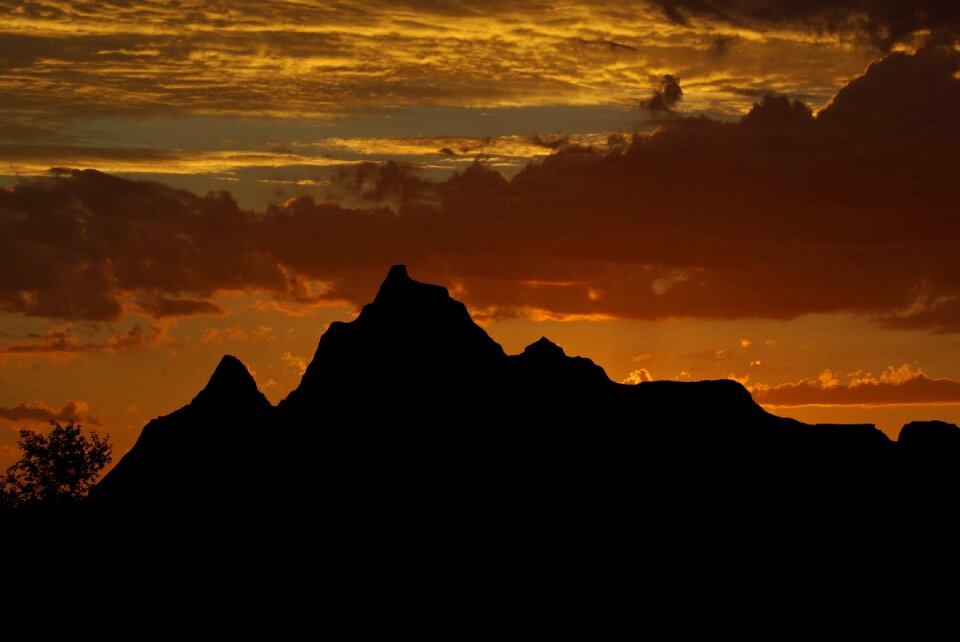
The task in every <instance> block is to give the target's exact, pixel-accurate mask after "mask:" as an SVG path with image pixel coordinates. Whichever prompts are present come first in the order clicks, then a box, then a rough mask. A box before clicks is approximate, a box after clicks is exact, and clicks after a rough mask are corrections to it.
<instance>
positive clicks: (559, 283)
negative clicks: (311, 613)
mask: <svg viewBox="0 0 960 642" xmlns="http://www.w3.org/2000/svg"><path fill="white" fill-rule="evenodd" d="M958 70H960V53H958V52H957V51H956V50H955V49H953V48H952V47H945V46H928V47H925V48H922V49H921V50H919V51H918V52H917V53H916V54H915V55H910V54H906V53H893V54H890V55H889V56H887V57H885V58H883V59H880V60H878V61H877V62H875V63H874V64H873V65H872V66H871V67H870V68H869V69H868V70H867V71H866V72H865V73H864V74H863V75H862V76H860V77H858V78H856V79H854V80H853V81H851V82H850V83H849V84H848V85H847V86H846V87H844V88H843V89H842V90H841V91H840V92H839V93H838V94H837V95H836V96H835V97H834V99H833V100H832V102H831V103H830V104H829V105H828V106H827V107H826V108H825V109H823V110H822V111H820V112H819V113H818V114H817V115H814V114H813V111H812V110H811V108H810V107H809V106H807V105H805V104H803V103H802V102H798V101H795V100H791V99H788V98H786V97H784V96H777V95H770V96H767V97H765V98H764V99H763V100H762V101H760V102H758V103H757V104H756V105H755V106H754V107H753V109H752V110H751V111H750V112H749V113H748V114H747V115H746V116H745V117H743V119H742V120H741V121H740V122H719V121H713V120H709V119H704V118H692V119H691V118H673V119H671V120H670V121H669V122H666V123H665V124H664V125H663V127H661V129H660V130H658V131H657V132H656V133H654V134H653V135H650V136H635V137H634V138H633V139H632V140H627V139H625V138H623V137H611V139H610V140H609V141H608V144H605V145H601V146H588V145H583V144H576V143H570V142H568V143H563V142H562V141H560V142H558V143H557V147H558V148H557V150H556V151H555V152H553V153H552V154H551V155H549V156H548V157H546V158H545V159H544V160H543V162H541V163H535V164H531V165H530V166H529V167H527V168H526V169H524V170H523V171H521V172H520V173H519V174H518V175H517V176H516V177H515V178H514V179H512V180H508V179H506V178H505V177H504V176H502V175H501V174H499V173H498V172H497V171H495V169H493V168H490V167H487V166H484V165H483V164H474V165H472V166H470V167H469V168H467V169H466V170H465V171H463V172H460V173H458V174H456V175H455V176H454V177H452V178H450V179H449V180H446V181H443V182H440V183H436V182H432V181H429V180H426V179H424V178H422V177H420V176H419V175H418V173H417V171H416V169H415V168H411V167H407V166H403V165H398V164H393V163H389V164H382V165H358V166H356V167H354V168H352V169H345V170H343V173H342V175H341V176H340V177H339V178H338V181H337V186H338V189H340V190H341V191H340V193H339V198H341V200H343V201H344V202H347V201H348V200H350V199H351V198H352V199H354V201H356V202H358V203H362V205H359V206H358V207H357V208H354V209H350V208H347V207H344V206H343V205H342V204H338V203H335V202H316V201H314V200H313V199H310V198H297V199H292V200H289V201H287V202H286V203H284V204H282V205H276V206H273V207H271V208H270V209H268V210H267V211H266V212H260V213H257V212H252V211H247V210H244V209H242V208H240V207H239V206H238V205H237V203H236V202H235V201H234V200H233V199H232V198H231V197H230V195H229V194H227V193H224V192H218V193H211V194H208V195H206V196H198V195H195V194H192V193H190V192H187V191H183V190H176V189H172V188H170V187H166V186H164V185H161V184H157V183H150V182H142V181H131V180H125V179H119V178H116V177H111V176H108V175H104V174H101V173H98V172H93V171H82V172H66V173H59V174H56V175H53V176H49V177H43V178H37V179H32V180H26V181H23V182H21V183H20V184H18V185H15V186H11V187H8V188H7V189H6V190H5V191H3V192H0V308H2V309H4V310H6V311H9V312H16V313H21V314H25V315H32V316H41V317H51V318H65V319H88V320H113V319H117V318H119V317H121V316H122V315H123V314H124V312H125V311H131V310H137V311H140V312H143V313H147V314H151V315H153V316H154V317H162V316H169V315H183V314H197V313H199V314H211V313H213V314H215V313H219V312H221V310H220V309H218V308H217V307H216V306H214V305H213V304H212V303H210V302H209V298H210V297H211V296H212V295H214V294H215V293H217V292H223V291H240V290H244V291H263V292H268V293H270V294H271V295H272V296H274V297H276V298H278V299H288V300H296V301H300V302H324V301H342V300H346V301H351V302H354V303H362V302H364V301H366V300H368V299H369V298H370V296H371V295H372V293H373V292H374V290H375V288H376V286H377V284H378V283H379V281H380V280H381V279H382V277H383V275H384V273H385V270H386V268H387V267H388V266H389V265H391V264H393V263H401V262H403V263H407V264H409V265H410V266H411V271H412V273H413V275H414V276H415V277H417V278H421V279H424V280H433V281H439V282H443V283H447V284H449V285H451V286H452V287H454V288H455V291H456V294H457V296H459V297H461V298H463V299H465V300H466V301H467V302H468V303H469V304H470V305H471V306H472V307H473V308H474V310H476V311H477V312H478V313H479V314H481V315H486V317H487V318H498V317H503V316H511V315H516V314H522V313H523V311H525V310H526V311H540V312H542V313H544V314H548V315H554V316H553V318H562V317H563V316H564V315H566V316H571V317H577V318H587V317H589V315H596V316H601V315H608V316H620V317H627V318H635V319H663V318H672V317H698V318H726V319H733V318H744V317H765V318H778V319H782V318H791V317H795V316H797V315H802V314H806V313H815V312H853V313H857V314H862V315H869V316H871V317H873V318H875V319H876V320H877V321H878V322H880V323H882V324H884V325H887V326H890V327H898V328H921V329H927V330H934V331H948V332H955V331H958V330H960V268H958V266H957V263H956V261H955V257H956V256H957V253H958V251H960V227H958V226H957V224H956V220H957V216H958V210H957V207H958V206H957V203H960V193H958V192H960V186H958V183H957V181H956V180H955V177H956V176H957V174H958V169H960V161H958V157H957V154H956V149H957V148H958V145H960V122H958V120H957V118H956V114H957V113H960V80H958V77H957V72H958ZM388 205H389V207H388ZM584 315H587V317H585V316H584Z"/></svg>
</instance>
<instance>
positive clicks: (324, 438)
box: [91, 266, 960, 534]
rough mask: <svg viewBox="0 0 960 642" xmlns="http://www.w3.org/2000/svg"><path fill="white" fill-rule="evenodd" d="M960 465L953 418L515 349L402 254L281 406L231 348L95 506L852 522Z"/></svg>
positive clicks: (434, 518) (367, 521) (535, 347)
mask: <svg viewBox="0 0 960 642" xmlns="http://www.w3.org/2000/svg"><path fill="white" fill-rule="evenodd" d="M958 461H960V429H958V428H957V427H956V426H953V425H951V424H942V423H938V422H930V423H913V424H909V425H908V426H907V427H906V428H905V429H904V432H903V437H902V438H901V440H900V442H899V443H898V442H891V441H890V440H889V439H888V438H887V437H886V436H885V435H884V434H883V433H881V432H880V431H879V430H877V429H876V428H875V427H874V426H871V425H806V424H802V423H800V422H797V421H794V420H791V419H784V418H780V417H776V416H773V415H771V414H769V413H767V412H765V411H764V410H763V409H762V408H761V407H760V406H758V405H757V404H756V403H754V401H753V399H752V398H751V396H750V394H749V393H748V391H747V390H746V389H744V388H743V386H741V385H739V384H737V383H736V382H733V381H726V380H724V381H702V382H694V383H678V382H665V381H664V382H649V383H642V384H639V385H623V384H617V383H614V382H612V381H611V380H610V379H609V378H608V377H607V376H606V374H605V373H604V371H603V369H602V368H600V367H599V366H597V365H596V364H594V363H593V362H592V361H590V360H589V359H584V358H580V357H570V356H567V355H566V354H564V352H563V350H562V349H561V348H559V347H558V346H556V345H554V344H553V343H551V342H550V341H548V340H547V339H540V340H539V341H537V342H535V343H533V344H531V345H530V346H528V347H527V348H526V349H525V350H524V351H523V352H522V353H521V354H519V355H507V354H505V353H504V351H503V349H502V348H501V347H500V346H499V345H498V344H497V343H496V342H495V341H493V339H491V338H490V337H489V336H488V335H487V334H486V332H484V330H483V329H482V328H480V327H479V326H477V325H476V324H475V323H474V322H473V321H472V320H471V318H470V316H469V314H468V313H467V310H466V308H465V307H464V305H463V304H462V303H460V302H458V301H455V300H454V299H452V298H450V296H449V295H448V293H447V291H446V289H445V288H442V287H439V286H436V285H428V284H424V283H419V282H417V281H414V280H412V279H410V278H409V276H408V275H407V272H406V269H405V268H404V267H403V266H395V267H394V268H392V269H391V270H390V273H389V274H388V276H387V278H386V280H385V281H384V283H383V285H382V286H381V288H380V291H379V293H378V294H377V296H376V298H375V299H374V301H373V302H372V303H370V304H369V305H367V306H365V307H364V308H363V310H362V311H361V313H360V315H359V316H358V317H357V319H356V320H354V321H352V322H350V323H334V324H332V325H331V326H330V328H329V330H328V331H327V332H326V333H325V334H324V335H323V336H322V337H321V339H320V343H319V345H318V347H317V351H316V354H315V356H314V358H313V360H312V362H311V363H310V365H309V367H308V368H307V370H306V372H305V374H304V376H303V379H302V381H301V383H300V385H299V386H298V387H297V389H296V390H294V391H293V392H292V393H291V394H290V395H289V396H288V397H287V398H286V399H285V400H283V401H282V402H281V403H280V404H279V405H278V406H277V407H273V406H271V405H270V404H269V402H267V400H266V399H265V398H264V396H263V395H262V394H261V393H260V391H259V390H258V389H257V386H256V384H255V382H254V381H253V378H252V377H251V376H250V374H249V373H248V372H247V370H246V368H245V367H244V366H243V365H242V364H241V363H240V362H239V361H238V360H236V359H235V358H233V357H229V356H227V357H224V358H223V361H222V362H221V363H220V365H219V366H218V367H217V369H216V371H215V372H214V374H213V376H212V377H211V379H210V383H209V384H208V385H207V386H206V388H204V390H203V391H201V392H200V393H199V394H198V395H197V396H196V398H195V399H194V400H193V401H192V402H191V403H190V404H189V405H188V406H186V407H184V408H181V409H180V410H178V411H176V412H174V413H172V414H170V415H167V416H166V417H161V418H159V419H156V420H154V421H152V422H150V423H149V424H148V425H147V426H146V427H145V428H144V431H143V433H142V434H141V436H140V438H139V440H138V441H137V443H136V445H135V446H134V448H133V449H132V450H131V451H130V452H129V453H128V454H127V455H126V456H125V457H124V458H123V459H122V460H121V461H120V462H119V463H118V464H117V466H116V467H115V468H114V469H113V470H112V471H111V472H110V473H109V474H108V475H107V476H106V477H105V478H104V479H103V481H102V482H101V483H100V484H99V485H98V486H97V487H96V489H95V491H94V493H93V496H92V502H91V503H92V505H93V506H94V507H95V508H96V509H97V510H98V512H100V513H105V514H112V515H115V516H116V515H153V516H161V515H162V516H171V515H177V514H183V515H193V516H201V517H207V518H209V517H211V516H224V515H243V516H246V517H249V518H251V519H257V518H258V517H259V516H264V515H270V516H271V518H272V519H274V520H294V521H296V520H301V519H302V520H307V521H310V520H313V519H316V518H317V517H318V516H321V517H323V518H325V519H328V520H333V521H335V522H337V523H352V524H362V525H364V526H363V528H362V530H364V531H365V532H366V533H368V534H369V532H371V531H370V530H369V529H371V528H373V529H377V528H381V529H382V528H389V529H392V530H394V531H396V530H398V529H399V530H400V531H403V529H406V528H411V527H412V525H414V524H416V525H418V527H422V526H423V525H424V524H432V525H435V526H436V527H437V528H442V529H446V528H452V529H458V528H467V527H477V525H478V524H481V523H482V524H484V527H485V528H489V527H490V525H491V524H500V525H508V524H509V525H513V526H511V527H516V526H517V525H518V524H524V523H532V522H536V521H538V520H541V519H547V518H549V519H554V520H556V519H561V521H563V520H566V519H570V520H576V521H577V522H578V524H579V525H580V526H579V527H583V524H584V523H587V522H589V523H596V524H600V523H605V521H607V520H610V519H616V520H626V521H631V520H634V519H637V518H639V517H641V516H643V515H647V516H649V515H652V514H656V515H658V516H659V518H663V517H664V516H665V515H675V516H676V515H681V516H684V518H685V519H688V518H690V516H691V515H697V516H699V517H698V519H699V518H700V517H703V516H712V519H721V520H722V519H729V518H730V516H731V515H732V514H735V513H736V511H747V512H749V513H750V514H751V515H754V516H756V515H757V514H758V511H761V512H765V513H764V514H770V513H778V514H781V515H783V514H795V513H797V512H798V511H799V512H800V513H801V514H809V513H810V512H811V511H813V512H816V513H818V514H820V513H822V512H824V511H826V512H830V513H831V514H833V515H836V516H846V517H849V515H851V514H856V513H858V511H872V514H874V515H878V514H886V513H888V512H889V511H891V510H896V511H898V512H902V511H903V510H907V509H908V508H911V507H916V506H920V505H922V504H924V503H925V502H932V503H935V502H937V501H940V498H944V497H954V496H955V495H954V491H956V490H957V481H958V479H960V475H958V466H957V462H958ZM704 518H705V517H704ZM584 520H587V522H585V521H584ZM590 520H593V521H590ZM279 523H283V522H279ZM470 524H472V525H473V526H469V525H470ZM358 528H359V526H358Z"/></svg>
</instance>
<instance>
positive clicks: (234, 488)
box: [92, 355, 273, 510]
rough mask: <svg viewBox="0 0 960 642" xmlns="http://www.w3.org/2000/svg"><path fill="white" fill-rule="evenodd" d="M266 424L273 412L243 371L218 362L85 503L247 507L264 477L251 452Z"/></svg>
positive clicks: (147, 430) (231, 361)
mask: <svg viewBox="0 0 960 642" xmlns="http://www.w3.org/2000/svg"><path fill="white" fill-rule="evenodd" d="M272 424H273V406H271V404H270V402H269V401H267V399H266V397H264V396H263V394H262V393H261V392H260V390H259V389H258V388H257V384H256V382H255V381H254V380H253V377H252V376H250V373H249V372H248V371H247V369H246V367H245V366H244V365H243V364H242V363H241V362H240V361H239V360H238V359H237V358H235V357H232V356H229V355H227V356H224V357H223V359H222V360H221V361H220V364H219V365H218V366H217V368H216V370H215V371H214V373H213V375H212V376H211V377H210V381H209V382H208V383H207V385H206V387H205V388H204V389H203V390H201V391H200V393H199V394H197V396H196V397H194V399H193V401H191V402H190V404H188V405H187V406H184V407H183V408H181V409H179V410H177V411H176V412H173V413H171V414H169V415H166V416H164V417H159V418H157V419H154V420H153V421H151V422H150V423H148V424H147V425H146V427H144V429H143V432H142V433H141V434H140V438H139V439H137V443H136V444H134V446H133V448H132V449H130V452H128V453H127V454H126V455H124V457H123V458H122V459H121V460H120V461H119V462H118V463H117V465H116V466H115V467H114V468H113V470H111V471H110V473H109V474H108V475H106V477H104V479H103V480H102V481H101V482H100V483H99V484H98V485H97V487H96V488H95V489H94V493H93V495H92V498H93V500H94V502H95V503H97V504H100V505H110V506H113V507H118V508H123V509H126V510H133V509H151V508H159V507H165V508H168V509H169V508H173V509H177V508H181V507H182V508H186V507H206V508H210V509H215V508H217V507H224V506H228V505H236V504H238V503H239V502H246V501H249V500H250V499H251V493H253V492H254V491H255V489H256V488H257V487H258V483H259V481H260V479H259V478H260V476H261V475H263V474H264V472H265V471H264V461H263V459H262V457H260V456H259V455H258V453H259V452H260V451H262V448H263V444H264V443H265V442H267V441H268V438H267V435H269V434H270V429H271V426H272Z"/></svg>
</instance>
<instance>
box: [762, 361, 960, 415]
mask: <svg viewBox="0 0 960 642" xmlns="http://www.w3.org/2000/svg"><path fill="white" fill-rule="evenodd" d="M840 376H843V375H840V373H835V372H833V371H831V370H824V371H823V372H822V373H820V375H819V376H818V377H817V378H815V379H803V380H801V381H799V382H796V383H785V384H781V385H778V386H765V385H755V386H753V387H751V393H752V395H753V398H754V399H755V400H756V401H757V403H760V404H763V405H766V406H771V407H777V406H807V405H841V406H844V405H899V404H955V403H960V381H956V380H953V379H934V378H931V377H928V376H927V374H926V373H925V372H924V371H923V370H922V369H919V368H917V369H914V368H912V367H911V366H910V365H909V364H903V365H901V366H899V367H894V366H890V367H888V368H886V369H885V370H884V371H883V372H881V373H880V374H879V375H878V376H874V375H873V374H871V373H850V374H847V375H846V376H843V379H844V380H843V381H841V380H840V378H839V377H840Z"/></svg>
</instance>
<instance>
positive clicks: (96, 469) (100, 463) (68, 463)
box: [0, 420, 113, 508]
mask: <svg viewBox="0 0 960 642" xmlns="http://www.w3.org/2000/svg"><path fill="white" fill-rule="evenodd" d="M50 424H51V425H52V426H53V430H51V431H50V434H49V435H44V434H42V433H37V432H33V431H31V430H21V431H20V439H19V440H18V442H17V443H18V445H19V446H20V449H21V450H22V451H23V457H21V458H20V460H19V461H18V462H17V463H15V464H14V465H12V466H10V468H8V469H7V472H6V475H5V476H4V478H3V485H2V487H0V503H3V504H6V505H7V506H9V507H14V508H15V507H18V506H24V505H29V504H57V503H70V502H75V501H77V500H79V499H81V498H83V497H85V496H86V494H87V493H88V492H89V491H90V489H91V488H92V487H93V485H94V484H96V482H97V476H98V474H99V473H100V471H101V470H103V467H104V466H106V465H107V464H108V463H110V459H111V456H112V453H113V445H112V444H111V443H110V435H109V434H107V435H104V436H103V437H100V435H98V434H97V433H96V432H95V431H90V438H89V439H87V437H85V436H84V434H83V432H82V431H81V428H82V426H81V425H80V424H74V422H73V421H70V422H69V423H68V424H67V425H66V426H62V425H60V424H59V423H58V422H56V421H52V420H51V422H50Z"/></svg>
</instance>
